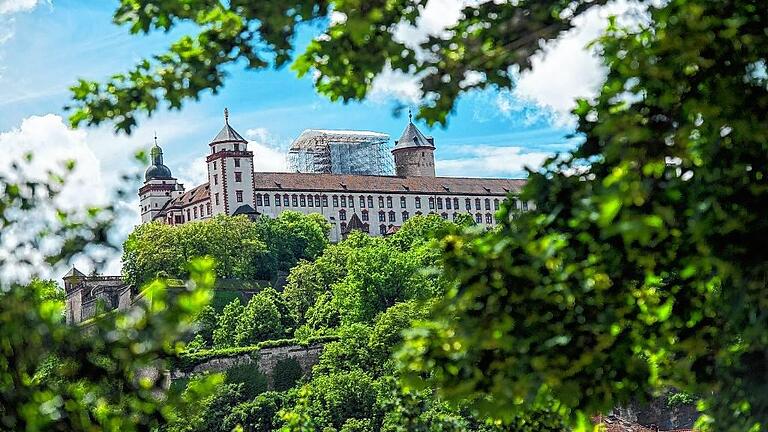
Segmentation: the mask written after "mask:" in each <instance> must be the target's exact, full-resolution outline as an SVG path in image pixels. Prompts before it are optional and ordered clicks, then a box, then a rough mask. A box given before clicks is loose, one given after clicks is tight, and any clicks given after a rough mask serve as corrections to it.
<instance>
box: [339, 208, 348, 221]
mask: <svg viewBox="0 0 768 432" xmlns="http://www.w3.org/2000/svg"><path fill="white" fill-rule="evenodd" d="M339 220H347V211H346V210H344V209H341V210H339Z"/></svg>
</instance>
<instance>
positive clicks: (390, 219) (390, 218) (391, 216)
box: [389, 210, 396, 222]
mask: <svg viewBox="0 0 768 432" xmlns="http://www.w3.org/2000/svg"><path fill="white" fill-rule="evenodd" d="M389 221H390V222H395V221H396V219H395V212H393V211H391V210H390V211H389Z"/></svg>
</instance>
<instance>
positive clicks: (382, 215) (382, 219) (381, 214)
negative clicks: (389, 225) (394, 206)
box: [379, 210, 387, 222]
mask: <svg viewBox="0 0 768 432" xmlns="http://www.w3.org/2000/svg"><path fill="white" fill-rule="evenodd" d="M386 221H387V214H386V213H384V210H381V211H380V212H379V222H386Z"/></svg>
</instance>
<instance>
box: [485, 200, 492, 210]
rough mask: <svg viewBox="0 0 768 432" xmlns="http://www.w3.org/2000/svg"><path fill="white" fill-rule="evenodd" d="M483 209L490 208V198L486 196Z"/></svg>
mask: <svg viewBox="0 0 768 432" xmlns="http://www.w3.org/2000/svg"><path fill="white" fill-rule="evenodd" d="M485 209H486V210H490V209H491V199H490V198H486V199H485Z"/></svg>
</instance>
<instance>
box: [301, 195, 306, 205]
mask: <svg viewBox="0 0 768 432" xmlns="http://www.w3.org/2000/svg"><path fill="white" fill-rule="evenodd" d="M299 202H300V203H301V206H302V207H306V206H307V198H306V197H305V196H304V195H299Z"/></svg>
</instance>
